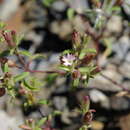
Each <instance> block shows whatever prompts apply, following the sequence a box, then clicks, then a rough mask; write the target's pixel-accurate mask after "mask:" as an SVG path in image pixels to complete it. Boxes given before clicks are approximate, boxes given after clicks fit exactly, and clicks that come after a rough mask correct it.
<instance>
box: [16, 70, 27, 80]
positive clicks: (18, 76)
mask: <svg viewBox="0 0 130 130" xmlns="http://www.w3.org/2000/svg"><path fill="white" fill-rule="evenodd" d="M27 76H29V72H23V73H22V74H19V75H17V76H15V77H14V81H15V82H18V81H21V80H23V79H24V78H26V77H27Z"/></svg>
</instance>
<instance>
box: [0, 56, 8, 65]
mask: <svg viewBox="0 0 130 130" xmlns="http://www.w3.org/2000/svg"><path fill="white" fill-rule="evenodd" d="M7 61H8V59H7V58H5V57H2V58H0V63H1V64H5V63H7Z"/></svg>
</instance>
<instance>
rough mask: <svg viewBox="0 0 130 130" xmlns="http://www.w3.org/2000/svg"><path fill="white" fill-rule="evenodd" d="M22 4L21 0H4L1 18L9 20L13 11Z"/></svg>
mask: <svg viewBox="0 0 130 130" xmlns="http://www.w3.org/2000/svg"><path fill="white" fill-rule="evenodd" d="M19 4H20V0H13V1H11V2H10V0H4V1H3V2H2V4H0V19H1V20H4V21H5V20H7V19H9V18H10V17H11V15H12V14H13V13H15V11H16V10H17V9H18V7H19Z"/></svg>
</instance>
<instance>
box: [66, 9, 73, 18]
mask: <svg viewBox="0 0 130 130" xmlns="http://www.w3.org/2000/svg"><path fill="white" fill-rule="evenodd" d="M74 13H75V11H74V9H72V8H69V9H68V10H67V16H68V19H69V20H71V19H73V17H74Z"/></svg>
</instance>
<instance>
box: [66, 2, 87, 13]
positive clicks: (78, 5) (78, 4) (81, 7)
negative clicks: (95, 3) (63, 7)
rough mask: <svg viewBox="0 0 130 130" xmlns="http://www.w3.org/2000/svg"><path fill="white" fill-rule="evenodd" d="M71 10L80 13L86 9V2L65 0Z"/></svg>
mask: <svg viewBox="0 0 130 130" xmlns="http://www.w3.org/2000/svg"><path fill="white" fill-rule="evenodd" d="M67 1H68V2H69V4H70V7H71V8H74V9H75V10H76V11H77V12H78V13H82V12H83V11H84V10H86V9H87V8H88V3H87V1H86V0H67Z"/></svg>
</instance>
